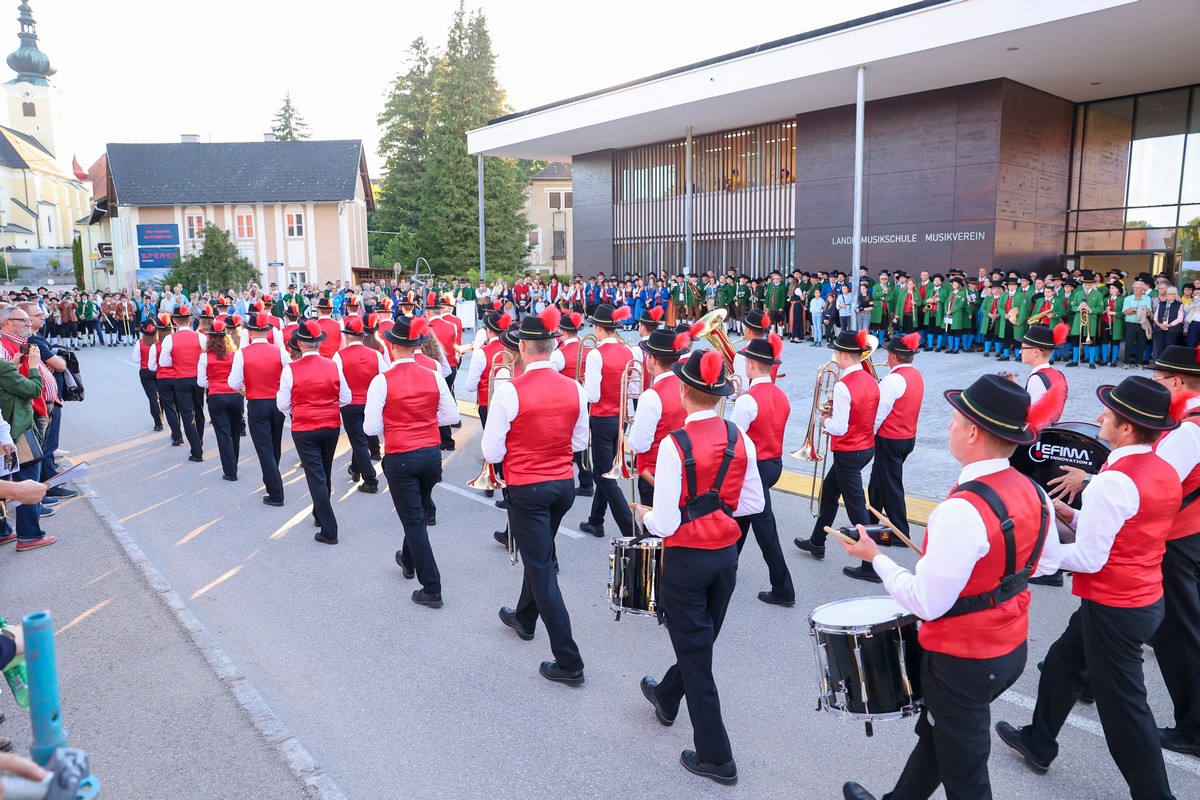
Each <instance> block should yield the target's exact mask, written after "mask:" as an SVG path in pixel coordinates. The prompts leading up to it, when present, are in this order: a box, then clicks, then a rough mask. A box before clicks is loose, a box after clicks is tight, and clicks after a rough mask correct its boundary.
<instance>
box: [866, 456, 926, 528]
mask: <svg viewBox="0 0 1200 800" xmlns="http://www.w3.org/2000/svg"><path fill="white" fill-rule="evenodd" d="M914 444H916V439H915V438H914V439H888V438H887V437H884V436H876V437H875V463H873V464H872V465H871V478H870V479H869V480H868V481H867V493H868V494H869V495H871V504H872V505H873V506H875V507H876V508H877V509H879V510H880V511H882V512H883V513H884V514H887V516H888V518H889V519H890V520H891V521H892V524H894V525H895V526H896V527H897V528H899V529H900V532H901V533H903V534H904V535H905V536H908V504H907V503H906V501H905V499H904V461H905V459H907V458H908V456H909V454H910V453H912V451H913V445H914ZM868 513H869V512H868ZM870 516H871V521H872V522H878V520H876V519H875V515H874V514H871V515H870Z"/></svg>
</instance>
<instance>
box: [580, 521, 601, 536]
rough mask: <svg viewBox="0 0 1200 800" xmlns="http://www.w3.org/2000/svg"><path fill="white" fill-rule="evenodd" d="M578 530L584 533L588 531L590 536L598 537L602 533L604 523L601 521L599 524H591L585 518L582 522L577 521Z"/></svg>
mask: <svg viewBox="0 0 1200 800" xmlns="http://www.w3.org/2000/svg"><path fill="white" fill-rule="evenodd" d="M579 530H581V531H583V532H584V533H590V534H591V535H592V536H595V537H597V538H599V537H601V536H603V535H604V523H603V522H602V523H600V524H599V525H593V524H592V523H590V522H588V521H587V520H584V521H583V522H581V523H579Z"/></svg>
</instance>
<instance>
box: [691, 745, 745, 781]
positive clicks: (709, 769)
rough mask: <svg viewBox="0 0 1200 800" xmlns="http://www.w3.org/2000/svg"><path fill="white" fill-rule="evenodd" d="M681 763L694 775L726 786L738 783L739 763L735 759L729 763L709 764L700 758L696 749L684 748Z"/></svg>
mask: <svg viewBox="0 0 1200 800" xmlns="http://www.w3.org/2000/svg"><path fill="white" fill-rule="evenodd" d="M679 763H680V764H683V768H684V769H686V770H687V771H688V772H690V773H692V774H693V775H699V776H700V777H702V778H711V779H712V780H714V781H716V782H717V783H720V784H723V785H725V786H733V785H734V784H735V783H737V764H736V763H734V762H733V761H730V762H729V763H728V764H707V763H705V762H703V761H701V760H700V757H699V756H697V755H696V752H695V751H694V750H684V751H683V752H682V753H680V754H679Z"/></svg>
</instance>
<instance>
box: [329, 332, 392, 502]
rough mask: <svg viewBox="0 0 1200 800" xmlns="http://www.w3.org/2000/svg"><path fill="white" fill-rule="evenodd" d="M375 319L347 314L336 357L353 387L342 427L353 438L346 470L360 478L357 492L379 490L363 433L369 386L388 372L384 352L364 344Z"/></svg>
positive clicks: (351, 387) (356, 478) (352, 478)
mask: <svg viewBox="0 0 1200 800" xmlns="http://www.w3.org/2000/svg"><path fill="white" fill-rule="evenodd" d="M372 316H374V315H372ZM373 322H374V320H368V319H364V318H363V317H361V316H358V315H355V316H351V317H346V319H345V327H344V328H343V329H342V335H343V336H345V338H346V346H345V347H343V348H342V349H341V350H338V351H337V353H335V354H334V356H333V360H334V362H335V363H336V364H337V365H338V369H339V370H340V371H341V373H342V375H343V376H344V378H345V380H346V385H347V386H349V387H350V402H349V403H347V404H346V405H344V406H342V427H344V428H345V429H346V438H347V439H349V440H350V464H349V465H348V466H347V467H346V473H347V474H348V475H349V476H350V480H351V481H354V482H355V483H358V481H359V480H361V481H362V483H360V484H359V486H358V491H360V492H365V493H367V494H376V493H377V492H378V491H379V479H378V477H377V476H376V475H375V465H374V464H372V463H371V452H370V446H369V445H368V443H367V434H366V433H364V432H363V418H364V417H363V415H364V413H365V411H366V404H367V389H368V388H369V387H370V386H371V383H372V382H373V381H374V380H375V377H376V376H377V375H379V374H381V373H383V372H386V371H387V364H386V363H384V360H383V354H382V353H380V352H379V351H378V350H375V349H373V348H370V347H366V346H365V345H364V344H363V341H364V340H365V339H366V337H368V336H374V335H375V325H374V324H372V323H373Z"/></svg>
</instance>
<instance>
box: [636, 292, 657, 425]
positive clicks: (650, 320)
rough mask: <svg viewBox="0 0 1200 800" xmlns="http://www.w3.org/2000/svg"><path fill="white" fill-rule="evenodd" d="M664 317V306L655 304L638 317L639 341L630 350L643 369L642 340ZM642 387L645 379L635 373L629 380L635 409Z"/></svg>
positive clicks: (655, 328) (644, 339) (647, 380)
mask: <svg viewBox="0 0 1200 800" xmlns="http://www.w3.org/2000/svg"><path fill="white" fill-rule="evenodd" d="M662 317H663V310H662V308H661V307H659V306H654V307H653V308H647V309H646V310H645V311H643V312H642V316H641V317H640V318H639V319H638V338H637V341H635V342H633V343H632V345H631V346H630V348H629V350H630V353H631V354H632V355H633V360H634V361H636V362H637V365H638V366H639V367H641V368H643V369H644V368H645V363H644V359H643V358H642V356H643V352H642V348H641V347H640V345H641V343H642V342H644V341H646V338H647V337H648V336H650V334H651V333H653V332H654V331H656V330H658V326H659V324H660V323H661V322H662ZM644 382H645V383H649V379H646V380H645V381H644ZM642 388H643V380H642V379H641V378H639V377H637V376H636V375H635V376H634V378H633V379H632V380H630V381H629V391H628V395H629V399H630V401H632V403H633V408H634V410H635V411H636V410H637V405H638V398H640V397H641V396H642Z"/></svg>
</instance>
